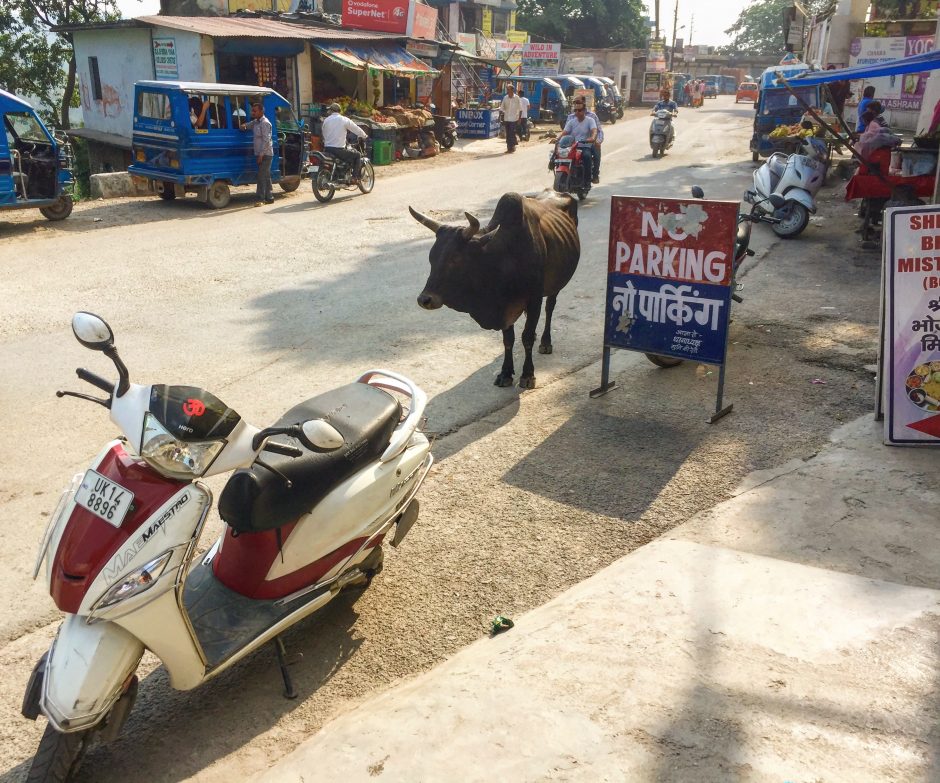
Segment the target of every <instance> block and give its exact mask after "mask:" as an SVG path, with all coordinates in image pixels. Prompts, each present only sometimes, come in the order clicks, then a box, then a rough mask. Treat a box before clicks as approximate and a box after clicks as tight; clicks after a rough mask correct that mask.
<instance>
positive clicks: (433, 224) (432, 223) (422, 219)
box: [408, 207, 441, 234]
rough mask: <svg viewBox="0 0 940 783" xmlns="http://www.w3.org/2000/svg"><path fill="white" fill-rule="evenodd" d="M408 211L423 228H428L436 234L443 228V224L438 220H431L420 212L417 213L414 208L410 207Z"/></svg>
mask: <svg viewBox="0 0 940 783" xmlns="http://www.w3.org/2000/svg"><path fill="white" fill-rule="evenodd" d="M408 211H409V212H410V213H411V217H413V218H414V219H415V220H417V221H418V222H419V223H420V224H421V225H422V226H427V227H428V228H429V229H431V231H433V232H434V233H435V234H436V233H437V231H438V229H439V228H440V227H441V224H440V223H438V222H437V221H436V220H431V218H429V217H428V216H427V215H422V214H421V213H420V212H415V210H414V209H413V208H412V207H408Z"/></svg>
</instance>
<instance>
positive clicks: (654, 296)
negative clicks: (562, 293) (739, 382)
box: [591, 196, 738, 421]
mask: <svg viewBox="0 0 940 783" xmlns="http://www.w3.org/2000/svg"><path fill="white" fill-rule="evenodd" d="M737 222H738V205H737V203H736V202H732V201H705V200H702V199H672V198H637V197H633V196H614V197H613V198H612V199H611V207H610V237H609V247H608V257H607V297H606V308H605V314H604V356H603V362H602V369H601V387H600V388H599V389H596V390H595V391H594V392H592V393H591V394H592V396H598V395H599V394H603V393H605V392H606V391H608V390H609V389H610V388H612V385H611V384H610V351H611V349H613V348H625V349H627V350H631V351H640V352H642V353H646V354H656V355H658V356H664V357H672V358H674V359H680V360H683V359H688V360H692V361H696V362H703V363H705V364H716V365H720V368H721V369H720V372H719V376H718V389H717V404H716V408H715V413H714V415H713V416H712V417H711V418H710V419H709V421H716V420H717V419H719V418H721V417H722V416H724V415H725V414H726V413H728V412H729V411H730V410H731V406H727V407H725V408H722V394H723V390H724V367H725V358H726V352H727V345H728V324H729V323H730V314H731V294H732V292H733V287H734V236H735V232H736V230H737Z"/></svg>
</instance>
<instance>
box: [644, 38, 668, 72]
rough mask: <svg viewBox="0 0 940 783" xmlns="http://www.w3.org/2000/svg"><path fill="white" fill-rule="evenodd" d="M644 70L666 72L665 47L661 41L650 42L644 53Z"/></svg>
mask: <svg viewBox="0 0 940 783" xmlns="http://www.w3.org/2000/svg"><path fill="white" fill-rule="evenodd" d="M646 70H647V71H651V72H652V71H665V70H666V46H665V44H664V43H663V42H662V41H650V48H649V50H648V51H647V52H646Z"/></svg>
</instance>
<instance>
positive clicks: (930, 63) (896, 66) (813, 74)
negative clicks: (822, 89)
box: [789, 50, 940, 87]
mask: <svg viewBox="0 0 940 783" xmlns="http://www.w3.org/2000/svg"><path fill="white" fill-rule="evenodd" d="M937 68H940V50H934V51H932V52H926V53H924V54H915V55H914V56H913V57H902V58H900V59H898V60H888V61H887V62H884V63H874V64H872V65H855V66H853V67H851V68H840V69H838V70H834V71H806V72H805V73H804V74H801V75H799V76H794V77H792V78H790V79H789V82H790V84H792V85H793V86H794V87H796V86H803V85H811V84H824V83H825V82H841V81H851V80H852V79H875V78H877V77H879V76H895V75H897V74H902V73H920V72H921V71H933V70H936V69H937Z"/></svg>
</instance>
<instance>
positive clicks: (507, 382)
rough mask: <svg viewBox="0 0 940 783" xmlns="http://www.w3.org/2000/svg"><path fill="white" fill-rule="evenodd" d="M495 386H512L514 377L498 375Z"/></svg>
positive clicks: (494, 382)
mask: <svg viewBox="0 0 940 783" xmlns="http://www.w3.org/2000/svg"><path fill="white" fill-rule="evenodd" d="M493 385H494V386H503V387H505V386H512V376H511V375H497V376H496V380H495V381H493Z"/></svg>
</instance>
